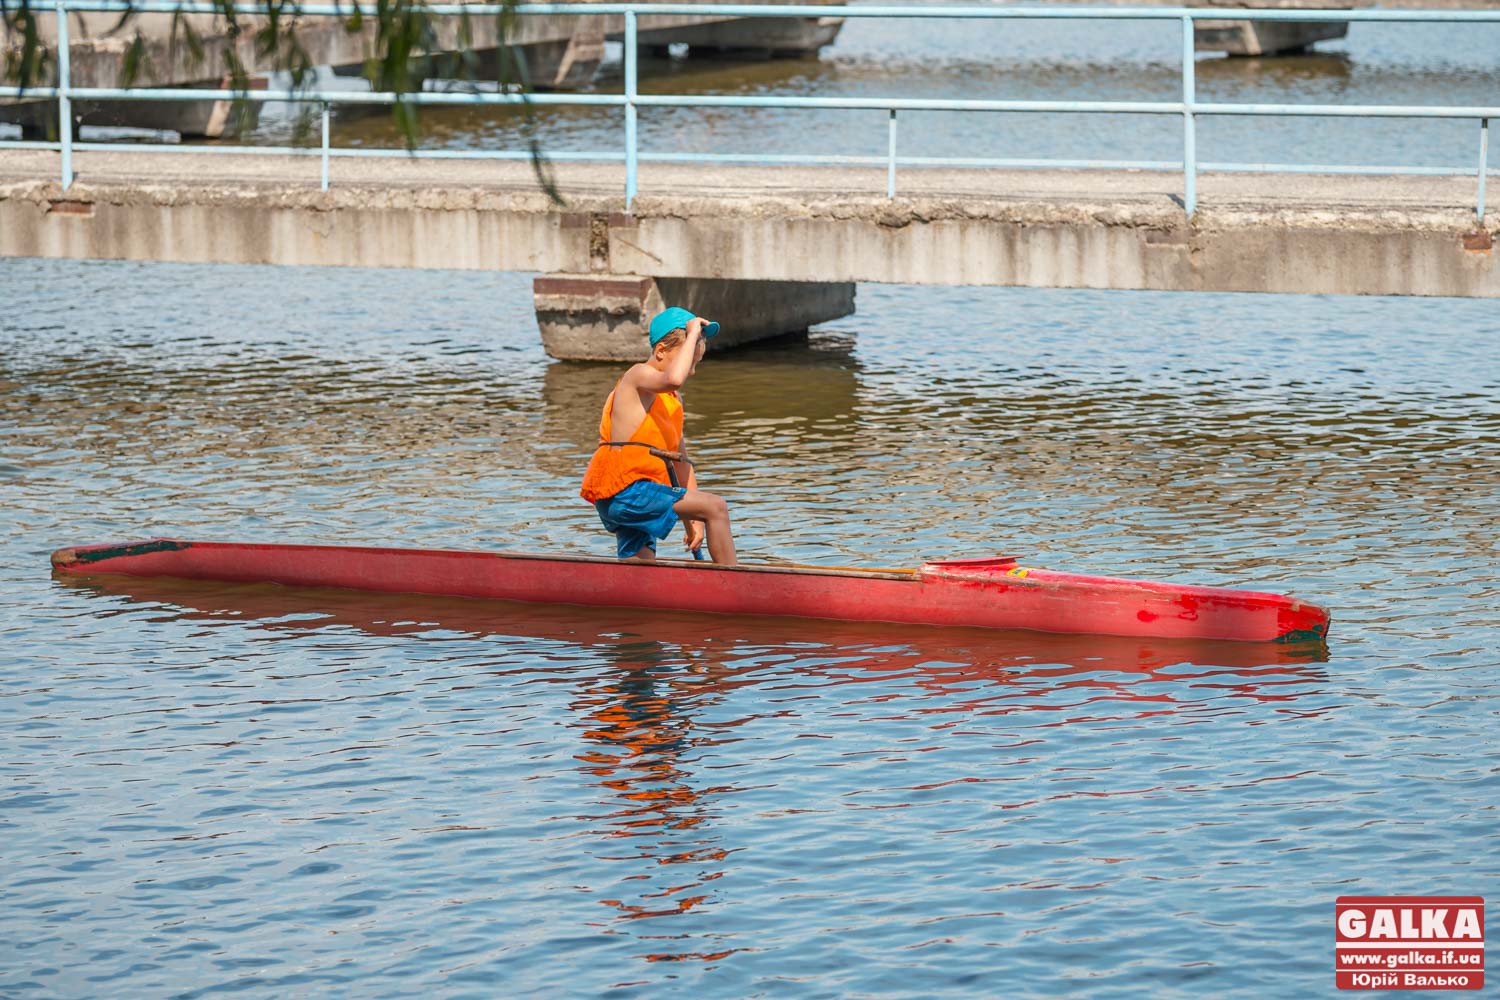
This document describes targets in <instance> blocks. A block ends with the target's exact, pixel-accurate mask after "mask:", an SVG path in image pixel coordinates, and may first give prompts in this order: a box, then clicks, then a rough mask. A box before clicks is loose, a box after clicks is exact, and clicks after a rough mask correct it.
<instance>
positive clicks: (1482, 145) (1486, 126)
mask: <svg viewBox="0 0 1500 1000" xmlns="http://www.w3.org/2000/svg"><path fill="white" fill-rule="evenodd" d="M1489 172H1490V120H1489V119H1488V118H1481V119H1479V225H1480V226H1483V225H1484V179H1485V176H1486V175H1488V174H1489Z"/></svg>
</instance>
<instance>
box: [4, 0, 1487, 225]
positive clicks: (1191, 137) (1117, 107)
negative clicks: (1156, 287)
mask: <svg viewBox="0 0 1500 1000" xmlns="http://www.w3.org/2000/svg"><path fill="white" fill-rule="evenodd" d="M127 9H128V10H134V11H136V12H138V13H166V14H170V13H174V12H178V11H181V12H183V13H199V14H212V13H215V12H216V8H215V7H214V6H213V5H211V4H208V3H202V2H183V3H178V2H175V0H142V2H136V3H131V4H127V3H124V2H122V0H54V2H53V4H52V13H53V14H54V16H55V17H56V20H57V37H58V58H57V73H58V77H57V85H56V86H55V87H31V88H28V89H27V90H25V91H24V93H23V92H22V91H20V90H18V89H17V88H15V87H0V98H5V97H23V96H24V97H28V98H51V97H55V98H57V102H58V136H59V138H58V141H56V142H38V141H0V149H6V148H11V149H16V148H31V149H52V150H56V151H58V152H59V153H60V154H61V160H62V164H61V168H62V184H63V187H64V188H65V189H66V188H68V187H70V186H71V185H72V183H73V152H74V151H75V150H108V151H116V152H120V151H126V152H141V151H149V152H161V153H168V152H170V153H240V154H244V153H255V154H283V155H284V154H303V155H317V156H319V157H320V158H321V161H322V170H321V185H322V188H323V190H327V189H328V184H329V161H330V160H331V159H333V158H337V157H383V156H384V157H402V158H419V159H440V158H441V159H529V158H530V157H531V153H530V152H529V151H512V150H482V149H473V150H405V149H367V148H359V149H354V148H335V147H333V146H331V144H330V141H329V109H330V108H331V107H332V106H333V105H338V104H393V103H395V102H396V101H398V100H399V101H408V102H411V103H414V104H420V105H459V106H474V105H519V104H523V103H528V102H529V103H530V104H532V105H537V106H550V105H569V106H605V107H621V108H623V109H624V111H625V130H624V132H625V134H624V149H623V150H622V151H619V152H554V153H549V154H547V157H548V158H549V159H553V160H559V161H561V160H584V161H593V162H619V161H621V160H623V161H624V163H625V204H626V208H627V210H628V209H629V208H630V206H631V203H632V202H633V201H634V199H635V196H636V193H637V190H638V188H637V179H638V174H639V164H640V163H641V162H642V161H647V162H674V161H676V162H683V161H691V162H694V163H713V162H721V163H783V164H815V163H822V164H844V165H881V164H883V165H885V167H886V196H887V197H889V198H894V197H895V196H896V170H897V167H898V166H917V167H927V166H947V167H954V166H957V167H976V168H983V167H1006V168H1046V167H1052V168H1066V169H1131V170H1168V171H1177V170H1180V171H1182V178H1183V179H1182V195H1183V198H1182V201H1183V206H1184V208H1185V210H1186V212H1187V214H1188V215H1189V216H1191V215H1192V214H1193V213H1194V212H1195V211H1196V210H1197V207H1198V175H1199V173H1200V172H1203V171H1217V172H1227V173H1323V174H1369V175H1394V174H1415V175H1430V176H1473V177H1476V178H1477V182H1478V201H1477V205H1476V212H1477V214H1478V217H1479V221H1480V224H1481V225H1482V224H1483V223H1484V217H1485V180H1486V177H1487V176H1488V174H1489V173H1490V172H1491V171H1490V168H1489V123H1490V119H1491V118H1500V105H1484V106H1462V107H1443V106H1426V105H1340V104H1231V103H1213V102H1204V101H1199V100H1198V98H1197V89H1196V78H1195V68H1194V66H1195V64H1194V47H1193V29H1194V22H1195V21H1198V20H1216V21H1222V20H1234V21H1379V22H1399V23H1500V10H1477V11H1476V10H1336V9H1335V10H1276V9H1256V10H1250V9H1238V8H1230V7H1214V8H1193V7H1063V6H1059V7H1004V6H999V7H983V6H910V7H893V6H855V7H844V6H811V5H808V6H803V5H787V4H716V3H701V4H700V3H676V4H672V3H655V4H639V3H587V4H567V3H560V4H529V3H528V4H522V5H520V6H518V7H515V8H513V10H514V12H515V13H517V14H521V15H542V14H571V15H585V16H622V17H623V19H624V57H623V58H624V88H623V93H620V94H551V93H539V94H521V93H517V92H509V93H507V92H472V91H461V92H431V91H424V92H420V93H412V94H401V95H398V94H395V93H385V92H359V91H338V90H332V91H329V90H303V91H298V92H294V93H285V92H273V91H267V90H261V91H249V92H238V91H233V90H223V89H220V90H209V89H185V88H184V89H178V88H172V89H152V88H145V87H131V88H118V87H74V86H72V85H71V83H70V80H69V53H68V19H67V17H66V15H67V14H68V13H72V12H114V13H122V12H124V11H126V10H127ZM234 9H235V11H236V12H237V13H243V14H250V15H253V14H257V13H264V12H265V7H264V5H262V4H255V3H244V4H235V5H234ZM429 9H430V10H431V11H432V13H434V14H436V15H441V16H455V17H456V16H461V15H468V16H470V17H474V16H493V15H498V14H499V13H501V12H502V11H503V10H504V9H505V8H504V7H503V6H501V5H497V4H477V3H476V4H433V5H431V6H430V8H429ZM298 13H299V14H301V15H305V16H314V17H315V16H328V17H336V16H342V17H347V16H349V15H350V14H351V13H352V8H351V6H350V5H349V4H347V3H346V4H344V5H343V6H334V5H332V4H318V3H310V4H306V5H304V6H302V7H300V8H299V9H298ZM284 15H285V12H284ZM650 15H676V16H693V15H713V16H717V17H746V18H752V17H794V18H812V17H837V18H865V17H876V18H916V19H928V18H969V19H975V20H1001V19H1026V20H1131V21H1170V22H1176V23H1177V24H1178V25H1179V27H1180V31H1181V42H1182V67H1181V68H1182V91H1181V99H1180V100H1176V101H1009V100H941V99H913V98H900V97H793V96H784V97H736V96H720V95H688V94H682V95H664V94H642V93H640V92H639V90H638V88H637V76H636V74H637V67H638V64H639V55H638V50H639V46H638V44H637V30H636V25H637V21H638V19H639V18H640V17H643V16H650ZM236 99H240V100H248V101H260V102H269V101H276V102H282V101H290V102H303V103H314V104H317V105H319V106H320V112H321V114H320V120H321V145H320V146H319V147H317V148H312V147H305V146H188V145H162V144H155V143H120V142H105V143H101V142H81V141H77V140H75V138H74V136H73V130H72V128H71V127H70V122H71V119H72V102H73V101H75V100H88V101H123V100H130V101H142V100H146V101H199V100H206V101H218V100H236ZM661 107H721V108H814V109H823V110H829V109H839V110H881V111H886V112H887V113H888V115H889V127H888V134H887V148H886V155H885V156H883V157H879V156H835V155H827V156H819V155H816V154H813V155H776V154H764V155H762V154H752V155H745V154H704V153H692V154H682V153H677V154H674V153H648V152H643V151H642V150H641V149H640V143H639V140H638V137H637V132H636V124H637V115H638V113H639V109H641V108H661ZM903 111H968V112H1023V113H1033V114H1062V113H1067V114H1137V115H1175V116H1180V117H1181V119H1182V159H1181V160H1180V161H1141V160H1066V159H1063V160H1059V159H1003V158H977V157H900V156H897V154H896V141H897V115H898V114H899V113H900V112H903ZM1205 115H1224V116H1264V117H1292V116H1296V117H1329V118H1407V119H1467V120H1472V121H1477V122H1478V124H1479V136H1478V139H1479V161H1478V167H1477V170H1468V169H1466V168H1458V167H1400V166H1395V167H1389V166H1344V165H1326V164H1324V165H1320V164H1293V163H1218V162H1200V161H1199V159H1198V152H1197V119H1198V118H1199V117H1202V116H1205Z"/></svg>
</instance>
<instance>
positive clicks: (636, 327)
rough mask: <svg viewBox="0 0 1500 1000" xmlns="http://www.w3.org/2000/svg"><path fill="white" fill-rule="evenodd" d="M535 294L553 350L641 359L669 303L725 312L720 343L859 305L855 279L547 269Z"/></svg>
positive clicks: (801, 328)
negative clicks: (669, 275)
mask: <svg viewBox="0 0 1500 1000" xmlns="http://www.w3.org/2000/svg"><path fill="white" fill-rule="evenodd" d="M532 298H533V301H534V302H535V305H536V319H537V326H539V327H540V328H541V332H542V347H543V349H544V350H546V352H547V353H548V354H549V355H551V356H552V357H554V358H560V359H563V360H567V361H643V360H645V358H646V332H647V329H648V327H649V326H650V324H651V317H653V316H655V315H656V314H657V313H659V312H661V311H662V310H663V309H665V308H666V307H667V306H682V307H683V308H685V309H688V310H691V311H692V312H694V313H696V314H698V315H700V316H706V317H708V318H709V319H716V318H718V317H725V323H724V328H723V330H722V331H721V332H720V333H719V335H718V336H717V337H715V338H714V339H713V345H712V346H713V348H714V349H715V350H719V349H722V348H725V347H735V346H737V345H740V344H748V343H751V342H752V341H756V340H765V339H768V338H770V337H779V336H782V335H784V334H789V333H802V332H805V331H806V330H807V328H808V327H810V326H812V325H813V324H815V323H826V322H828V321H829V320H835V319H839V318H841V317H843V316H848V315H850V314H851V313H853V312H854V283H853V282H852V281H753V280H734V279H727V278H650V277H642V276H639V275H623V274H547V275H542V276H540V277H538V278H536V279H535V281H534V282H533V283H532ZM729 317H733V318H732V319H730V318H729Z"/></svg>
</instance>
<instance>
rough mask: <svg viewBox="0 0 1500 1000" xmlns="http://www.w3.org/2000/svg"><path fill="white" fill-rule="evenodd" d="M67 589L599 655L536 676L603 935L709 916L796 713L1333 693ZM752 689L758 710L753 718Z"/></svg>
mask: <svg viewBox="0 0 1500 1000" xmlns="http://www.w3.org/2000/svg"><path fill="white" fill-rule="evenodd" d="M54 580H55V583H56V585H57V586H59V587H63V588H68V589H70V590H72V591H74V592H75V593H77V594H78V595H80V596H88V597H95V598H98V599H99V600H100V601H101V605H103V606H101V607H100V608H99V610H98V612H97V613H99V614H120V615H126V614H132V613H141V612H145V613H149V614H151V615H152V616H153V618H155V619H156V620H158V621H160V620H162V616H163V615H166V616H168V620H170V619H171V618H173V617H175V618H177V619H182V620H186V621H190V622H193V623H195V624H200V623H208V624H211V625H212V624H220V625H222V626H224V627H232V628H237V629H253V630H265V631H268V632H275V633H299V632H300V633H308V634H315V633H317V632H318V631H320V630H323V629H351V628H352V629H356V630H358V631H359V632H363V633H366V634H368V635H370V636H372V637H379V638H381V639H392V638H394V639H409V640H410V641H412V642H437V643H447V644H452V643H455V642H463V641H464V640H466V639H482V638H486V637H506V636H514V637H517V638H524V639H531V640H536V639H541V640H546V641H551V642H556V643H559V644H565V645H566V646H567V647H568V648H569V649H570V650H571V651H572V652H581V653H583V654H584V655H583V657H581V658H580V657H578V656H576V655H568V656H562V657H555V656H546V655H539V656H538V663H537V665H536V666H534V667H532V666H528V667H527V668H526V669H527V670H539V671H545V672H546V674H547V675H548V676H547V680H548V681H549V682H552V683H564V684H567V685H569V686H570V687H571V688H572V690H573V693H572V695H571V696H570V698H569V700H568V707H569V709H570V711H571V713H572V718H571V720H570V724H571V725H572V726H573V727H575V728H576V730H577V732H578V735H579V742H580V746H579V749H578V750H577V751H576V752H575V759H576V761H577V767H578V772H579V774H580V775H582V776H583V778H584V780H585V781H587V782H589V783H590V784H591V785H592V786H593V787H594V788H595V789H596V791H595V793H594V794H593V795H592V796H590V799H591V800H592V803H593V807H592V808H589V809H587V810H586V811H584V812H583V813H582V814H581V815H576V816H574V817H572V818H574V819H577V820H579V821H581V822H583V823H585V824H587V825H588V827H589V829H591V830H592V831H593V833H594V834H595V836H596V837H598V838H599V843H598V844H597V845H596V846H594V847H593V848H591V849H590V848H584V850H589V851H590V853H592V855H593V856H594V857H595V858H596V859H598V860H600V861H603V862H606V863H608V865H609V866H611V867H613V866H618V870H620V871H621V872H622V874H620V875H618V876H616V877H615V878H614V879H613V881H611V882H608V883H606V884H605V885H601V886H599V887H597V888H596V889H595V891H596V892H598V894H599V897H600V898H599V902H600V903H601V904H604V905H605V906H607V907H609V908H610V909H611V910H612V911H613V912H612V915H611V917H610V919H609V920H608V921H606V922H603V923H601V927H603V928H605V929H607V928H608V927H610V926H614V925H615V921H631V922H634V921H640V920H650V919H653V918H681V917H683V916H684V915H686V914H690V913H694V911H699V912H711V911H712V903H713V902H714V899H715V897H714V892H713V884H714V883H715V882H716V881H717V880H718V879H720V878H722V877H723V876H724V875H726V874H728V873H729V871H730V870H731V868H732V866H733V862H732V861H731V860H730V859H731V856H732V855H733V854H734V853H735V852H736V851H737V850H739V849H740V848H739V847H737V846H736V845H735V844H733V843H732V842H730V841H728V840H726V834H725V832H724V830H723V829H721V828H720V825H719V824H717V823H716V821H717V820H719V819H720V817H721V816H722V813H723V809H724V803H725V802H726V801H728V799H729V798H730V797H731V796H732V795H734V794H736V793H737V792H738V791H740V790H741V789H740V788H738V787H737V786H735V785H733V784H723V783H714V782H713V780H712V778H711V776H712V775H714V774H715V773H716V771H715V770H714V769H713V768H712V767H711V766H710V765H709V764H708V763H707V761H709V760H710V759H711V758H715V757H717V758H720V761H721V763H720V766H722V759H723V757H724V755H725V754H726V753H729V752H731V751H726V750H724V749H723V748H725V747H727V746H728V745H730V744H732V743H734V742H736V741H738V740H740V739H743V738H744V736H743V729H742V727H743V726H744V725H746V724H748V723H751V722H753V721H754V720H756V719H758V718H772V717H777V716H779V715H781V714H784V712H785V707H784V706H785V703H786V699H787V697H788V695H790V696H792V697H794V698H795V697H800V696H801V695H802V694H803V693H806V694H807V695H808V696H810V697H832V698H834V699H836V700H838V701H839V703H840V705H846V706H848V708H850V709H852V710H863V711H878V713H879V717H880V718H881V719H882V720H887V721H890V720H895V722H896V724H898V725H900V724H905V723H903V722H902V721H901V720H909V723H910V725H911V726H912V727H913V729H917V728H925V729H927V730H943V729H947V728H949V727H951V726H954V725H956V724H959V723H962V724H963V725H964V726H965V727H966V728H973V727H975V726H982V725H984V724H985V723H986V721H989V722H991V723H994V724H996V725H997V727H998V728H1000V729H1003V730H1005V731H1007V732H1012V731H1015V730H1017V729H1023V728H1024V729H1037V728H1040V729H1050V728H1052V727H1058V726H1066V725H1075V724H1079V723H1084V722H1099V721H1109V722H1110V723H1112V724H1118V723H1120V722H1121V721H1129V720H1134V721H1136V722H1139V723H1140V724H1143V725H1153V724H1154V723H1155V721H1156V719H1157V717H1160V716H1173V715H1177V714H1179V713H1184V712H1201V711H1203V710H1205V709H1210V710H1212V711H1215V712H1222V711H1223V710H1224V704H1225V699H1226V698H1229V699H1235V700H1238V699H1246V700H1249V701H1251V702H1255V703H1270V702H1287V703H1290V702H1293V701H1295V700H1297V699H1299V698H1302V697H1304V696H1306V695H1308V694H1310V693H1313V692H1316V691H1318V690H1320V688H1321V687H1322V686H1323V684H1324V683H1325V680H1326V678H1325V676H1324V673H1323V671H1322V668H1321V666H1320V664H1321V663H1322V662H1324V661H1325V660H1326V659H1327V658H1328V654H1327V651H1326V648H1325V647H1324V646H1322V645H1321V644H1313V645H1302V646H1281V645H1262V644H1248V643H1224V642H1199V641H1187V642H1184V641H1162V640H1150V641H1148V640H1138V639H1124V638H1111V637H1102V636H1066V635H1045V634H1039V633H1023V632H999V631H984V630H974V629H936V628H915V627H909V626H898V625H886V624H867V623H843V622H827V621H812V620H804V619H764V618H741V617H734V616H710V615H689V614H675V613H665V614H663V613H654V612H637V611H631V610H629V609H615V608H583V607H566V606H543V605H520V604H509V603H505V602H499V601H471V600H463V599H455V598H440V597H425V596H420V595H396V594H379V593H365V592H356V591H338V590H311V589H299V588H285V587H278V586H273V585H265V584H255V585H238V584H212V583H202V582H197V581H186V580H171V579H158V578H151V579H147V578H135V577H95V578H91V579H76V578H68V577H61V576H57V577H55V578H54ZM570 660H571V661H572V665H571V666H570V665H569V662H568V661H570ZM575 669H576V674H575V676H574V677H573V678H571V679H570V678H569V677H568V675H569V674H570V673H572V672H573V671H574V670H575ZM845 686H848V687H845ZM741 689H759V691H758V693H756V694H754V695H752V696H750V697H739V698H737V697H736V692H738V691H740V690H741ZM871 706H874V707H873V708H872V707H871ZM1288 710H1291V711H1300V712H1317V711H1319V709H1318V708H1316V707H1311V708H1308V709H1303V710H1297V709H1291V708H1290V707H1289V709H1288ZM841 711H842V709H841ZM996 716H1010V718H1004V719H999V720H997V719H995V718H993V717H996ZM1022 740H1023V741H1024V742H1025V743H1027V744H1032V743H1035V742H1037V740H1036V739H1034V738H1031V737H1022ZM722 773H725V774H729V773H734V772H722ZM628 926H630V927H632V928H633V929H631V930H629V931H625V930H624V926H619V927H617V930H616V932H626V933H631V934H634V935H636V936H637V937H638V938H639V939H640V940H641V942H642V943H643V945H644V946H645V947H646V948H647V949H648V950H646V951H643V952H642V953H640V956H639V957H641V958H642V959H644V960H646V961H652V962H655V961H701V962H708V963H712V962H714V961H716V960H718V959H721V958H723V957H724V956H726V955H728V954H730V953H732V951H734V950H736V949H734V948H730V947H724V948H719V947H717V946H716V945H717V944H718V943H727V939H728V938H729V935H728V934H722V935H721V933H720V930H721V929H716V928H715V926H714V925H713V923H712V922H709V923H703V922H701V921H700V922H697V923H694V924H692V925H691V926H690V927H681V926H677V925H674V926H673V927H672V928H671V929H670V933H668V929H667V928H659V927H656V926H654V925H653V926H651V927H649V928H646V927H636V925H634V924H633V923H632V924H630V925H628ZM668 941H671V942H675V943H676V945H680V946H681V947H680V948H677V947H675V946H674V944H667V943H665V942H668Z"/></svg>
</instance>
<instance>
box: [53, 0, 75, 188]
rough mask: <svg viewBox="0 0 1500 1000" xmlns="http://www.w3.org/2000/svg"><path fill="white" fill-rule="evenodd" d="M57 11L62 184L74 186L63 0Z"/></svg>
mask: <svg viewBox="0 0 1500 1000" xmlns="http://www.w3.org/2000/svg"><path fill="white" fill-rule="evenodd" d="M53 10H54V11H56V13H57V138H58V140H59V141H60V142H61V143H62V186H63V190H64V191H66V190H67V189H68V188H70V187H72V186H73V99H72V98H71V97H70V96H68V91H69V87H68V81H69V79H70V78H71V75H72V69H71V66H70V63H71V60H70V58H69V55H70V53H69V52H68V48H69V43H68V11H67V9H66V8H65V7H63V0H54V3H53Z"/></svg>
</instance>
